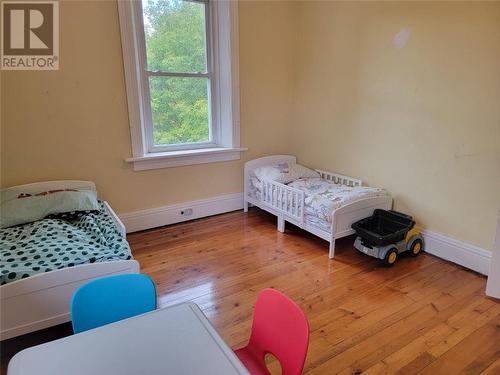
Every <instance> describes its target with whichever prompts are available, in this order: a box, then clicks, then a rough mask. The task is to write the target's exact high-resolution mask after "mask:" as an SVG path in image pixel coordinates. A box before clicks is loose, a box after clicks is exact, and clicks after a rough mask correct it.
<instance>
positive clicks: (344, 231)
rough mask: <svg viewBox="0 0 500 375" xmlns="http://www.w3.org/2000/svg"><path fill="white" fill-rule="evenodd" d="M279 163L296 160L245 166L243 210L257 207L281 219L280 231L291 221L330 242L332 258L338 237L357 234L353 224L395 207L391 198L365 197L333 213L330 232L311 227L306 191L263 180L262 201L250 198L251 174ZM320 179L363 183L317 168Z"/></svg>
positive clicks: (283, 158)
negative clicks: (306, 206)
mask: <svg viewBox="0 0 500 375" xmlns="http://www.w3.org/2000/svg"><path fill="white" fill-rule="evenodd" d="M279 163H296V157H295V156H291V155H272V156H265V157H262V158H259V159H254V160H250V161H248V162H246V163H245V181H244V184H245V186H244V211H245V212H247V211H248V206H249V204H251V205H254V206H257V207H259V208H261V209H263V210H265V211H268V212H270V213H272V214H273V215H276V216H277V218H278V230H279V231H280V232H284V231H285V223H286V222H287V221H288V222H290V223H292V224H294V225H296V226H298V227H300V228H302V229H304V230H306V231H308V232H310V233H312V234H314V235H316V236H318V237H320V238H322V239H324V240H326V241H328V242H330V251H329V257H330V259H333V258H334V256H335V240H336V239H337V238H341V237H345V236H349V235H351V234H354V230H353V229H352V228H351V225H352V224H353V223H354V222H356V221H358V220H361V219H363V218H365V217H368V216H370V215H372V214H373V211H374V210H375V209H376V208H382V209H385V210H389V209H391V208H392V198H391V197H390V196H384V197H374V198H365V199H360V200H357V201H354V202H352V203H349V204H346V205H345V206H342V207H340V208H337V209H335V210H334V211H333V212H332V224H331V229H330V231H329V232H328V231H325V230H322V229H320V228H318V227H316V226H314V225H310V224H309V223H307V222H306V221H305V219H304V205H305V203H304V192H303V191H301V190H299V189H295V188H293V187H290V186H288V185H285V184H282V183H279V182H275V181H270V180H263V181H262V182H261V183H262V186H261V199H260V200H259V199H256V198H254V197H252V196H250V194H249V191H250V185H249V184H250V176H251V174H252V172H253V171H254V170H255V169H256V168H258V167H262V166H266V165H276V164H279ZM316 171H317V172H318V173H319V174H320V175H321V178H323V179H326V180H329V181H332V182H334V183H336V184H342V185H347V186H361V185H362V184H363V182H362V181H361V180H358V179H355V178H352V177H348V176H344V175H340V174H337V173H332V172H327V171H322V170H319V169H316Z"/></svg>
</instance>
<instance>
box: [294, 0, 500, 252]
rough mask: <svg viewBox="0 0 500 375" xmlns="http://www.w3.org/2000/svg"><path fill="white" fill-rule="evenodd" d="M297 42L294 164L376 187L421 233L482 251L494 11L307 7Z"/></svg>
mask: <svg viewBox="0 0 500 375" xmlns="http://www.w3.org/2000/svg"><path fill="white" fill-rule="evenodd" d="M402 28H409V29H410V31H411V35H410V39H409V41H408V43H407V45H406V47H405V48H401V49H398V48H395V46H394V45H393V38H394V36H395V35H396V34H397V33H398V32H399V31H400V30H401V29H402ZM297 38H298V39H297V40H298V42H297V52H298V53H297V59H298V62H297V70H296V94H297V95H296V102H295V105H294V109H295V111H294V118H295V122H294V128H293V129H294V134H293V137H292V139H293V140H294V141H295V142H294V144H293V147H292V148H293V150H294V151H295V152H296V154H297V156H298V158H299V160H300V161H301V162H303V163H305V164H306V165H312V166H317V167H321V168H325V169H330V170H334V171H338V172H340V173H344V174H348V175H352V176H356V177H359V178H362V179H363V180H365V181H366V182H367V183H368V184H369V185H372V186H382V187H385V188H387V189H388V190H389V191H390V192H391V193H392V195H393V196H394V198H395V208H396V209H398V210H402V211H405V212H409V213H411V214H413V215H414V216H416V218H417V220H418V221H419V224H420V225H422V226H424V227H426V228H428V229H430V230H432V231H435V232H439V233H442V234H445V235H448V236H452V237H455V238H457V239H460V240H463V241H466V242H469V243H472V244H476V245H479V246H481V247H483V248H487V249H491V248H492V247H493V240H494V233H495V226H496V221H497V218H498V210H499V208H500V3H499V2H496V3H478V2H474V3H458V2H457V3H450V2H434V3H431V2H427V3H424V2H416V3H414V2H368V3H360V2H308V3H304V4H302V5H301V9H300V18H299V24H298V27H297Z"/></svg>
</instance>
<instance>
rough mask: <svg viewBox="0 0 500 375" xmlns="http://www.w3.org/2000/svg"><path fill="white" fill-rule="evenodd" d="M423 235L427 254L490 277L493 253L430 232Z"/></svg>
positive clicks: (425, 231) (426, 231) (424, 232)
mask: <svg viewBox="0 0 500 375" xmlns="http://www.w3.org/2000/svg"><path fill="white" fill-rule="evenodd" d="M422 235H423V237H424V241H425V252H427V253H429V254H432V255H435V256H437V257H439V258H441V259H445V260H449V261H450V262H453V263H456V264H459V265H461V266H463V267H466V268H468V269H471V270H473V271H476V272H479V273H481V274H483V275H488V272H489V267H490V262H491V254H492V253H491V251H488V250H485V249H483V248H480V247H479V246H475V245H471V244H468V243H465V242H462V241H458V240H456V239H454V238H451V237H447V236H445V235H442V234H439V233H435V232H431V231H429V230H422Z"/></svg>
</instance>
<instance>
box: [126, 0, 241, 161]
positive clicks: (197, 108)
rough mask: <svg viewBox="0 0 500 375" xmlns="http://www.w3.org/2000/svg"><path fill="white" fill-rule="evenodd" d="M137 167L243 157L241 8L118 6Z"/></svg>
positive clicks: (198, 2) (162, 2) (164, 1)
mask: <svg viewBox="0 0 500 375" xmlns="http://www.w3.org/2000/svg"><path fill="white" fill-rule="evenodd" d="M118 4H119V5H118V6H119V12H120V28H121V34H122V49H123V57H124V66H125V78H126V85H127V99H128V107H129V121H130V128H131V137H132V152H133V157H132V158H128V159H127V161H129V162H132V163H134V169H136V170H142V169H151V168H162V167H169V166H178V165H188V164H198V163H207V162H214V161H223V160H234V159H239V157H240V151H242V150H243V149H241V148H239V93H238V70H237V62H238V61H237V53H238V50H237V39H238V35H237V4H236V3H235V2H229V1H209V0H142V1H120V2H118Z"/></svg>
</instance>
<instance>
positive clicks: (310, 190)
mask: <svg viewBox="0 0 500 375" xmlns="http://www.w3.org/2000/svg"><path fill="white" fill-rule="evenodd" d="M250 182H251V183H250V189H249V194H250V195H251V196H252V197H253V198H255V199H260V194H261V192H260V189H261V186H260V181H259V180H258V179H257V178H256V177H255V176H252V177H251V179H250ZM288 186H290V187H293V188H295V189H298V190H301V191H303V192H304V209H305V216H304V220H305V221H306V223H307V224H309V225H312V226H315V227H317V228H319V229H321V230H324V231H327V232H330V231H331V223H332V213H333V211H334V210H336V209H338V208H340V207H342V206H345V205H347V204H349V203H353V202H356V201H358V200H361V199H366V198H374V197H382V196H388V195H389V194H388V193H387V191H386V190H384V189H380V188H373V187H367V186H345V185H338V184H335V183H333V182H331V181H327V180H324V179H321V178H300V179H298V180H295V181H293V182H291V183H289V184H288Z"/></svg>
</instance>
